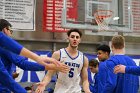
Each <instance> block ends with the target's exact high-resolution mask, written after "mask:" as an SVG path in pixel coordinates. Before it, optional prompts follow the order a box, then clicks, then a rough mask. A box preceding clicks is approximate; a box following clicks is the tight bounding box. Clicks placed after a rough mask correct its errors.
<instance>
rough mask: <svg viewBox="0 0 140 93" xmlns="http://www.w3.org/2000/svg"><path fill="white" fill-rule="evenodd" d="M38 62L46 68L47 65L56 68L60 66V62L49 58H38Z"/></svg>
mask: <svg viewBox="0 0 140 93" xmlns="http://www.w3.org/2000/svg"><path fill="white" fill-rule="evenodd" d="M38 61H39V63H41V64H42V65H44V66H46V65H47V64H48V63H53V64H55V65H56V66H60V61H57V60H56V59H54V58H50V57H44V56H40V57H39V59H38Z"/></svg>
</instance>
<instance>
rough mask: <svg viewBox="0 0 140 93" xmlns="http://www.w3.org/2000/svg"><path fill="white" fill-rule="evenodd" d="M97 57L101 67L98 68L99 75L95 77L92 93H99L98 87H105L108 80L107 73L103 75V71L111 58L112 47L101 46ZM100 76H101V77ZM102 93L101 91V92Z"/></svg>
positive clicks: (98, 48)
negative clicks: (106, 62) (105, 75)
mask: <svg viewBox="0 0 140 93" xmlns="http://www.w3.org/2000/svg"><path fill="white" fill-rule="evenodd" d="M97 57H98V60H99V65H98V66H99V67H98V73H96V75H95V78H94V79H95V84H94V86H90V87H92V93H98V86H99V89H101V88H102V87H104V82H105V80H106V78H105V77H104V74H105V73H102V71H103V70H104V68H105V62H104V61H105V60H107V59H108V58H109V57H110V47H109V46H108V45H105V44H103V45H100V46H98V47H97ZM99 75H100V76H99ZM99 91H100V90H99Z"/></svg>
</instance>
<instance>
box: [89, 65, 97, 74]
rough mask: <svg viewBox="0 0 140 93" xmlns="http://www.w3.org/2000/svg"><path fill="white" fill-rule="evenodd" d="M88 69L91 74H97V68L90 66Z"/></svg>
mask: <svg viewBox="0 0 140 93" xmlns="http://www.w3.org/2000/svg"><path fill="white" fill-rule="evenodd" d="M89 69H90V71H91V72H92V73H97V72H98V66H96V68H95V67H92V66H89Z"/></svg>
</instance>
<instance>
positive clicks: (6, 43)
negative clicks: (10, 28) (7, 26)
mask: <svg viewBox="0 0 140 93" xmlns="http://www.w3.org/2000/svg"><path fill="white" fill-rule="evenodd" d="M0 46H1V47H5V48H6V49H8V50H10V51H12V52H14V53H16V54H20V52H21V50H22V48H23V46H22V45H20V44H19V43H17V42H16V41H14V40H13V39H12V38H10V37H8V36H6V35H5V34H4V33H3V32H0Z"/></svg>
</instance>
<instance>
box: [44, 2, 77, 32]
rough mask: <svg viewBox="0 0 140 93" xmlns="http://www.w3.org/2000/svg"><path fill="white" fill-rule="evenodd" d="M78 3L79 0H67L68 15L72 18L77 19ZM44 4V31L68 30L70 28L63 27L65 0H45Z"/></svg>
mask: <svg viewBox="0 0 140 93" xmlns="http://www.w3.org/2000/svg"><path fill="white" fill-rule="evenodd" d="M77 3H78V0H67V6H68V8H67V17H68V19H70V20H74V19H75V20H76V19H77V16H78V9H77V5H78V4H77ZM43 4H44V5H43V31H45V32H46V31H49V32H66V31H67V30H68V29H64V28H62V27H61V14H62V8H63V0H44V3H43Z"/></svg>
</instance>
